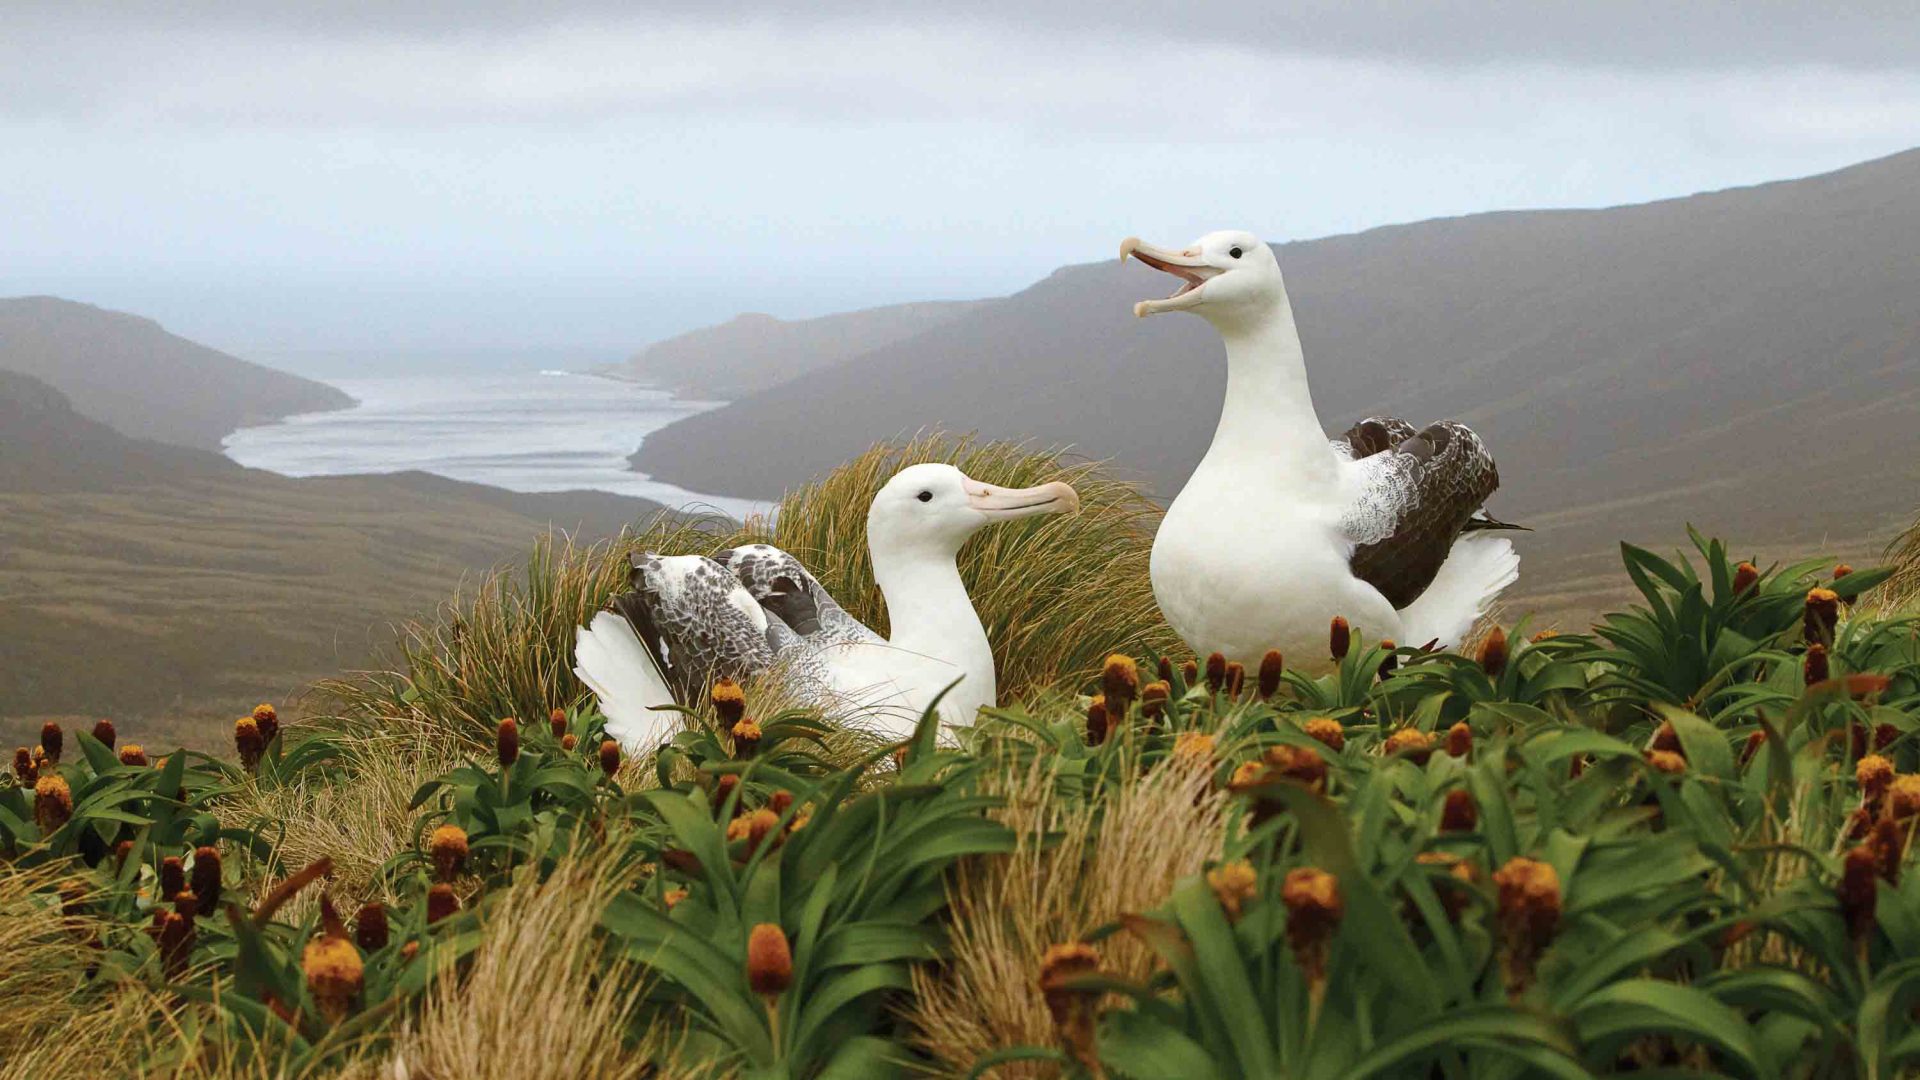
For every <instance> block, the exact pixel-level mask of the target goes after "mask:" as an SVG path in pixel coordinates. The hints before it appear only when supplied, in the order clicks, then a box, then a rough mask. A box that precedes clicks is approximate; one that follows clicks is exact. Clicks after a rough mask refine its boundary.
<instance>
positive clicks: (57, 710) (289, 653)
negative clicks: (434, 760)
mask: <svg viewBox="0 0 1920 1080" xmlns="http://www.w3.org/2000/svg"><path fill="white" fill-rule="evenodd" d="M660 509H661V507H659V506H658V505H656V504H653V503H650V502H646V501H643V500H640V499H632V498H627V497H624V496H619V495H610V494H606V493H603V492H563V493H555V494H521V493H516V492H510V491H503V490H500V489H498V488H491V487H486V486H484V485H480V484H468V483H462V482H460V481H456V480H448V479H445V478H442V477H438V476H430V475H427V474H425V473H418V472H406V473H392V474H386V475H377V476H340V477H314V478H311V479H292V478H289V477H284V476H278V475H276V474H274V473H269V472H263V471H260V470H257V469H247V468H242V467H241V466H239V465H236V464H234V463H233V462H231V461H229V460H227V459H226V458H225V457H222V456H221V455H219V454H217V453H214V452H212V451H209V450H195V449H191V448H188V447H178V446H168V445H164V444H162V443H157V442H152V441H149V440H144V439H134V438H130V437H128V436H126V435H122V434H120V433H119V432H117V431H115V430H113V429H112V428H110V427H108V426H107V425H105V424H103V423H100V422H99V421H97V420H92V419H89V418H87V417H84V416H81V415H80V414H79V413H77V412H75V411H74V409H73V406H72V404H71V403H70V402H69V401H68V400H67V397H66V395H65V394H63V393H61V392H60V391H59V390H57V389H55V388H53V387H52V386H49V385H48V384H46V383H45V382H42V381H40V380H38V379H35V378H33V377H32V376H29V375H23V374H20V373H18V372H11V371H0V735H5V736H6V737H7V738H9V739H12V740H14V741H24V740H25V739H26V738H27V737H28V736H29V735H30V734H31V732H32V731H34V730H37V728H38V726H39V722H40V719H41V718H45V717H49V716H100V715H112V716H115V717H117V718H122V719H125V718H142V719H144V720H147V721H160V720H167V719H180V718H191V717H203V716H205V715H207V714H209V713H212V714H215V715H218V714H219V713H222V712H231V711H232V710H233V709H235V708H244V707H246V706H247V705H248V703H251V702H256V701H261V700H269V701H280V702H285V701H288V700H290V699H291V697H292V696H293V695H295V694H297V693H299V692H300V691H301V690H303V689H304V687H305V686H306V685H307V684H308V683H310V682H312V681H313V680H315V679H318V678H322V677H326V676H329V675H333V674H337V673H338V672H340V671H341V670H343V669H353V668H360V667H364V666H366V665H368V664H369V663H373V662H377V661H380V660H382V659H384V658H383V657H382V656H381V655H380V654H379V652H378V651H377V650H378V648H380V647H381V645H382V644H383V643H385V642H388V641H390V640H391V633H390V631H389V628H390V627H391V626H392V625H393V624H394V623H396V622H398V621H400V620H402V619H405V618H409V617H412V616H415V615H417V614H419V613H420V612H422V611H423V610H426V609H428V608H430V607H431V606H432V605H434V604H437V603H440V602H443V601H444V600H446V598H447V597H448V596H449V595H450V594H451V593H452V592H453V591H454V590H455V589H456V588H458V587H459V586H460V585H461V584H462V582H463V581H464V582H466V583H469V584H470V583H471V581H472V580H473V575H475V574H477V573H479V572H481V571H484V570H486V569H488V568H490V567H492V566H494V565H495V564H497V563H499V562H501V561H505V560H511V561H513V562H518V561H520V560H521V559H523V558H524V557H525V556H526V553H527V551H528V550H529V548H530V547H531V546H532V544H533V542H534V539H535V538H536V537H537V536H539V535H540V534H542V533H544V532H546V531H547V530H548V529H550V528H552V529H559V530H564V531H568V532H572V533H574V534H576V535H577V536H579V537H581V538H582V539H589V540H590V539H597V538H603V537H607V536H611V535H614V534H615V533H617V532H618V531H619V530H620V529H621V528H622V527H623V526H626V525H628V524H632V523H635V522H644V521H647V520H650V519H651V518H652V517H653V515H654V514H656V513H657V512H659V511H660ZM148 730H150V731H153V730H155V729H154V728H152V727H149V728H148ZM175 730H176V732H177V733H178V737H180V738H183V739H186V740H187V741H188V743H189V745H197V746H205V745H209V744H210V743H212V742H214V741H217V740H218V739H219V738H220V737H221V734H220V733H221V731H222V730H223V727H222V726H221V725H210V726H199V725H196V726H194V727H192V728H191V729H189V728H176V729H175ZM8 745H11V743H8Z"/></svg>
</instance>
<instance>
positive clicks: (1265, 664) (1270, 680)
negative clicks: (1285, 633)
mask: <svg viewBox="0 0 1920 1080" xmlns="http://www.w3.org/2000/svg"><path fill="white" fill-rule="evenodd" d="M1286 668H1287V662H1286V658H1285V657H1283V656H1281V655H1280V650H1279V649H1268V650H1267V654H1266V655H1265V656H1262V657H1261V658H1260V671H1259V676H1258V678H1257V680H1256V682H1255V687H1256V689H1257V690H1258V691H1259V694H1260V700H1261V701H1268V700H1271V699H1272V697H1273V695H1275V694H1277V693H1279V692H1280V677H1281V675H1283V674H1284V673H1285V672H1286Z"/></svg>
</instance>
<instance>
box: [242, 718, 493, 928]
mask: <svg viewBox="0 0 1920 1080" xmlns="http://www.w3.org/2000/svg"><path fill="white" fill-rule="evenodd" d="M295 730H296V731H297V730H298V729H297V728H296V729H295ZM342 746H343V749H344V755H343V761H342V762H341V764H342V765H343V767H344V769H345V777H344V778H341V777H326V776H322V775H319V774H309V775H306V776H303V777H302V778H300V779H299V780H296V781H294V782H293V783H290V784H286V785H283V786H275V785H262V784H260V783H258V782H249V783H247V784H245V785H243V786H241V787H240V788H238V789H237V790H236V791H234V793H233V794H232V795H230V796H228V797H227V799H226V800H225V801H224V803H223V805H222V806H221V808H220V817H221V818H222V820H223V822H224V823H225V824H228V825H231V826H235V827H240V828H249V827H253V826H256V825H264V826H265V827H266V829H267V834H268V836H269V837H270V838H271V839H272V840H273V842H274V847H275V859H276V862H277V866H276V867H274V868H271V869H272V872H271V873H265V874H259V875H256V876H255V877H254V878H253V879H252V881H251V884H252V885H253V887H254V897H253V899H254V900H255V901H258V900H259V899H260V898H261V895H262V894H263V893H264V892H265V890H268V889H271V888H272V887H273V886H274V885H276V884H277V883H278V882H279V880H280V879H281V878H284V877H285V876H286V875H287V874H289V873H291V872H293V871H294V870H297V869H299V868H300V867H302V866H305V865H307V864H308V863H310V862H313V861H314V860H315V859H318V858H320V857H322V856H326V857H328V858H331V859H332V860H333V866H334V873H333V878H332V883H333V889H334V891H335V892H336V893H337V894H343V895H346V896H349V897H353V898H356V899H360V900H367V899H377V900H383V901H389V902H391V901H393V900H395V899H397V898H396V897H393V896H390V895H386V894H385V893H384V892H383V891H381V890H378V889H376V887H375V886H376V883H377V872H378V870H379V868H380V865H381V864H382V863H384V862H385V861H386V860H387V859H389V858H391V857H392V856H394V855H395V854H398V853H399V852H401V851H403V850H406V849H407V848H409V847H411V846H413V830H414V827H415V824H416V822H417V821H418V819H419V811H417V810H409V809H408V807H407V803H408V801H409V800H410V799H412V798H413V793H414V792H415V791H417V790H419V787H420V785H421V784H423V783H425V782H426V781H427V780H429V779H431V778H433V777H435V776H438V775H440V774H441V773H444V772H446V771H447V770H449V769H452V768H454V767H455V766H457V765H459V764H460V762H461V755H460V754H459V752H458V747H457V746H456V745H455V744H454V743H453V742H452V741H451V740H448V739H445V738H442V737H437V736H436V735H435V734H434V733H433V732H431V731H429V730H427V729H425V728H423V727H418V726H416V727H409V728H405V729H401V730H397V731H367V732H362V733H359V734H357V735H356V736H355V737H353V738H350V739H346V740H343V743H342ZM318 903H319V891H318V890H309V891H308V892H304V893H302V894H301V895H300V896H298V897H296V898H295V899H294V905H295V906H294V907H293V908H292V909H290V911H291V912H292V914H294V915H295V916H298V915H300V914H303V913H304V911H305V909H306V908H308V907H311V906H313V905H316V904H318Z"/></svg>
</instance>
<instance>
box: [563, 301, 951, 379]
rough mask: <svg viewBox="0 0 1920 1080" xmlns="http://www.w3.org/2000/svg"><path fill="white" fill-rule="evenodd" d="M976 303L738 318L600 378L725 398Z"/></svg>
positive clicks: (926, 326)
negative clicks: (804, 316) (811, 316)
mask: <svg viewBox="0 0 1920 1080" xmlns="http://www.w3.org/2000/svg"><path fill="white" fill-rule="evenodd" d="M977 304H978V301H969V300H955V301H930V302H926V303H918V304H892V305H889V306H886V307H877V308H868V309H866V310H864V311H851V312H846V313H843V314H839V315H823V316H821V317H819V318H815V319H793V320H787V319H778V318H775V317H773V316H772V315H762V314H758V313H753V314H747V315H740V316H737V317H735V318H733V319H731V320H729V321H727V322H724V323H721V324H720V325H718V326H709V327H704V328H702V329H699V330H693V331H690V332H688V333H685V334H681V335H679V336H677V337H671V338H668V339H666V340H665V341H660V342H656V343H654V344H652V345H649V346H647V347H646V348H645V349H642V350H640V352H639V353H637V354H635V355H634V357H633V358H632V359H631V360H628V361H626V362H625V363H622V364H615V365H611V366H609V367H607V368H604V369H602V371H601V373H602V374H607V375H614V376H617V377H619V378H625V379H635V380H638V381H641V382H648V383H653V384H656V385H659V386H664V387H667V388H669V389H671V390H673V391H675V392H676V393H678V394H679V395H680V396H682V397H704V398H712V399H718V400H728V399H732V398H737V397H741V396H744V395H746V394H751V393H754V392H756V391H760V390H765V389H767V388H768V387H772V386H777V385H779V384H781V383H784V382H787V381H789V380H792V379H795V378H798V377H800V376H803V375H807V374H810V373H812V372H814V371H816V370H818V369H819V368H821V367H823V366H826V365H829V364H834V363H838V362H840V361H842V360H845V359H846V358H848V357H850V356H857V355H859V354H860V353H863V352H866V351H867V350H869V349H877V348H880V347H881V346H883V345H891V344H893V343H894V342H896V341H900V340H902V339H904V338H908V337H912V336H913V335H915V334H918V333H921V332H923V331H926V330H931V329H933V328H934V327H936V326H942V325H945V324H947V323H950V322H952V321H953V320H955V319H958V318H961V317H962V316H964V315H966V314H967V313H968V312H970V311H972V310H974V308H975V307H976V306H977Z"/></svg>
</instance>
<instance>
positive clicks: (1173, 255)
mask: <svg viewBox="0 0 1920 1080" xmlns="http://www.w3.org/2000/svg"><path fill="white" fill-rule="evenodd" d="M1129 255H1131V256H1132V257H1134V258H1136V259H1139V260H1140V261H1141V262H1143V263H1146V264H1147V265H1148V266H1151V267H1153V268H1154V269H1155V270H1159V271H1163V272H1165V273H1168V274H1172V275H1173V276H1174V277H1177V278H1179V279H1180V287H1179V288H1177V289H1175V290H1174V291H1173V295H1172V296H1169V297H1167V298H1166V299H1165V300H1142V301H1140V302H1139V303H1137V304H1135V305H1133V313H1134V314H1135V315H1137V316H1139V317H1140V318H1142V319H1144V318H1146V317H1147V316H1149V315H1158V314H1160V313H1161V312H1163V311H1180V310H1183V309H1185V308H1190V307H1193V306H1194V305H1196V304H1198V303H1199V302H1200V300H1201V299H1202V296H1201V290H1202V288H1203V287H1204V286H1205V285H1206V283H1207V280H1208V279H1209V278H1212V277H1215V276H1217V275H1219V274H1220V273H1221V270H1220V268H1219V267H1217V266H1212V265H1209V264H1208V263H1206V262H1203V261H1202V260H1201V259H1200V253H1199V252H1198V251H1197V250H1195V249H1193V248H1188V249H1187V250H1185V251H1168V250H1167V249H1165V248H1158V247H1154V246H1153V245H1152V244H1149V243H1146V242H1145V241H1143V240H1141V239H1140V238H1139V237H1137V236H1129V237H1127V238H1126V239H1125V240H1122V241H1120V261H1121V262H1126V261H1127V257H1128V256H1129Z"/></svg>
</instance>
